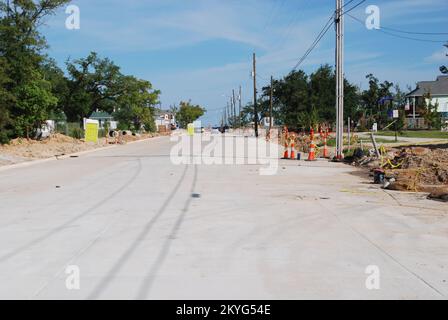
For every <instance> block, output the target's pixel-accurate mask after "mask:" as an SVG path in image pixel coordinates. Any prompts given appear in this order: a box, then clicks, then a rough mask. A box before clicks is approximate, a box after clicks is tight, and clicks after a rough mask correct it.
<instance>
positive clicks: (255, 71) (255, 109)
mask: <svg viewBox="0 0 448 320" xmlns="http://www.w3.org/2000/svg"><path fill="white" fill-rule="evenodd" d="M253 60H254V61H253V62H254V66H253V67H254V71H253V77H254V122H255V137H257V138H258V106H257V57H256V54H255V53H254V59H253Z"/></svg>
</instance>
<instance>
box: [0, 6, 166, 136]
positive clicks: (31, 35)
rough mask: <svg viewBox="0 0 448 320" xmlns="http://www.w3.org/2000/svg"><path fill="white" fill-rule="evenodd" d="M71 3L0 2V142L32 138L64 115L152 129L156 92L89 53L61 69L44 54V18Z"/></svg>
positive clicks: (70, 61)
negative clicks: (104, 115)
mask: <svg viewBox="0 0 448 320" xmlns="http://www.w3.org/2000/svg"><path fill="white" fill-rule="evenodd" d="M69 2H70V1H69V0H38V1H33V0H9V1H4V0H1V1H0V143H6V142H8V141H9V140H10V139H11V138H15V137H27V138H30V137H32V136H33V135H34V133H35V131H36V130H37V129H38V128H40V127H41V126H42V123H43V122H44V121H46V120H48V119H49V118H50V117H51V116H53V115H55V114H60V113H62V112H63V113H65V116H66V117H67V120H68V121H69V122H81V121H82V119H83V118H84V117H88V116H90V114H91V113H92V112H93V111H95V110H97V109H98V110H101V111H106V112H109V113H112V114H114V117H115V118H116V120H118V121H119V122H120V125H121V126H122V127H123V128H126V129H137V130H138V129H140V128H142V127H144V128H145V129H146V130H154V129H155V123H154V106H155V105H156V104H158V101H159V95H160V91H158V90H155V89H154V88H153V86H152V84H151V83H150V82H149V81H146V80H141V79H138V78H136V77H134V76H130V75H125V74H123V73H122V72H121V70H120V67H119V66H117V65H116V64H115V63H114V62H113V61H111V60H110V59H108V58H101V57H99V56H98V55H97V54H96V53H94V52H92V53H91V54H89V55H88V56H87V57H85V58H81V59H76V60H68V61H67V62H66V66H65V67H66V68H65V70H62V69H60V68H59V67H58V66H57V64H56V63H55V61H54V60H53V59H51V58H50V57H48V56H47V55H46V54H45V49H46V48H47V43H46V41H45V38H44V37H43V36H42V35H41V33H40V32H39V26H40V25H42V23H43V21H44V19H45V18H46V17H48V16H50V15H52V14H54V13H55V11H56V10H57V9H58V8H60V7H62V6H64V5H66V4H67V3H69Z"/></svg>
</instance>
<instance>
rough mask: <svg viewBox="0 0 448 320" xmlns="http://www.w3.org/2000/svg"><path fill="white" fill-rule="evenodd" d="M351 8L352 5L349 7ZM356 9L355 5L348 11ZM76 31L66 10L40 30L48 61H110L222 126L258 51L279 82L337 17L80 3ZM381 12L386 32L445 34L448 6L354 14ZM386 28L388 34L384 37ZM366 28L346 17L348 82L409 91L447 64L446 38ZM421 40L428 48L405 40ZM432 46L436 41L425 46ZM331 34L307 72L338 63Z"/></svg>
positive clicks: (321, 7)
mask: <svg viewBox="0 0 448 320" xmlns="http://www.w3.org/2000/svg"><path fill="white" fill-rule="evenodd" d="M345 2H349V0H345ZM358 2H360V0H354V1H352V3H351V4H349V5H347V9H348V8H351V7H352V6H353V5H355V4H357V3H358ZM71 4H74V5H77V6H78V7H79V9H80V18H81V20H80V22H81V24H80V29H79V30H68V29H67V28H66V27H65V21H66V19H67V17H68V14H66V13H65V7H64V8H61V10H59V11H58V12H57V13H56V14H55V15H54V16H51V17H49V18H47V19H46V23H45V25H44V26H42V27H41V28H42V29H41V31H42V33H43V34H44V35H45V37H46V39H47V42H48V45H49V49H48V54H49V55H50V56H51V57H53V58H55V59H56V61H57V62H58V64H59V65H60V66H61V67H64V64H65V61H66V60H67V59H68V58H70V59H77V58H81V57H85V56H87V55H88V54H89V52H91V51H95V52H97V53H98V54H99V55H100V56H102V57H108V58H110V59H112V60H113V61H114V62H115V63H116V64H118V65H119V66H120V67H121V69H122V72H123V73H125V74H130V75H135V76H137V77H139V78H142V79H145V80H149V81H151V83H152V84H153V86H154V88H156V89H159V90H161V92H162V95H161V103H162V107H163V108H169V106H170V105H173V104H178V103H179V102H180V101H185V100H190V99H191V101H192V102H193V103H195V104H199V105H201V106H204V107H205V108H206V109H207V110H208V112H207V114H206V115H205V116H204V117H203V119H202V121H203V122H204V123H206V124H212V125H216V124H219V122H220V119H221V116H222V110H223V108H224V107H225V105H226V102H227V101H228V99H229V98H228V97H229V96H230V94H231V93H232V89H235V90H238V87H239V86H242V88H243V96H242V98H243V103H244V104H246V103H249V102H250V101H252V100H253V88H252V78H251V68H252V54H253V52H255V53H256V54H257V62H258V63H257V69H258V74H259V76H258V78H257V83H258V86H259V87H262V86H264V85H266V84H267V83H268V81H269V78H270V76H271V75H273V76H274V77H275V78H282V77H284V76H286V75H287V74H288V73H289V72H290V71H292V70H293V68H294V66H295V65H296V64H297V62H298V61H299V59H300V57H302V56H303V54H304V53H305V52H306V50H307V49H308V48H309V46H310V45H311V44H312V42H313V41H314V39H315V38H316V36H317V34H318V33H319V32H320V31H321V29H322V28H323V26H324V25H325V23H326V22H327V21H328V20H329V18H330V17H331V15H332V14H333V12H334V10H335V1H334V0H313V1H310V0H126V1H122V0H120V1H119V0H95V1H91V0H76V1H72V3H71ZM369 5H376V6H377V7H378V8H379V9H380V26H382V27H383V28H394V29H400V30H403V31H412V32H426V33H448V23H447V22H448V1H447V0H372V1H365V2H364V3H362V5H360V6H359V7H357V8H356V9H354V10H353V11H351V12H350V14H351V15H353V16H354V17H357V18H358V19H360V20H362V21H365V20H366V19H367V18H368V14H367V13H366V8H367V7H368V6H369ZM386 30H388V29H383V31H386ZM395 34H396V35H399V36H400V37H401V38H399V37H396V36H391V35H389V34H386V33H384V32H380V31H378V30H368V29H367V28H366V26H365V25H364V24H362V23H360V22H359V21H356V20H354V19H353V18H351V17H349V16H346V18H345V76H346V78H347V79H349V80H350V81H351V82H353V83H355V84H357V85H359V86H361V87H363V88H365V87H366V85H367V84H368V83H367V80H366V78H365V76H366V75H367V74H369V73H373V74H374V75H375V76H376V77H378V78H379V79H380V80H381V81H383V80H388V81H391V82H394V83H396V84H399V85H400V86H401V87H402V88H403V89H406V88H407V86H411V87H413V86H415V84H416V82H418V81H423V80H434V79H435V78H436V77H437V76H438V75H439V74H440V73H439V67H440V66H441V65H442V64H443V63H448V57H446V54H447V53H448V49H447V48H445V47H444V46H443V44H444V42H445V43H446V42H448V35H426V34H425V35H415V34H406V33H395ZM403 37H408V38H409V37H410V38H417V39H421V40H426V41H425V42H424V41H416V40H411V39H405V38H403ZM428 40H430V41H428ZM334 47H335V31H334V28H333V27H332V28H331V29H330V30H329V32H328V33H327V34H326V36H325V37H324V38H323V39H322V41H321V42H320V43H319V44H318V46H317V47H316V48H315V49H314V50H313V52H312V53H311V54H310V55H309V56H308V58H307V59H306V60H305V61H304V63H303V64H302V65H301V66H300V68H302V69H303V70H305V71H306V72H308V73H311V72H313V71H315V70H316V69H317V68H318V67H319V66H320V65H322V64H326V63H328V64H330V65H334V60H335V58H334V50H335V49H334Z"/></svg>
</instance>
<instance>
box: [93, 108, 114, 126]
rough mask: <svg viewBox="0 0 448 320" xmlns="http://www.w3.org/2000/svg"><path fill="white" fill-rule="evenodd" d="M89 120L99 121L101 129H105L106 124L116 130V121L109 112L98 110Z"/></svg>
mask: <svg viewBox="0 0 448 320" xmlns="http://www.w3.org/2000/svg"><path fill="white" fill-rule="evenodd" d="M89 119H91V120H97V121H98V122H99V123H100V129H104V128H105V126H106V124H109V128H110V129H116V121H115V119H114V117H113V116H112V115H111V114H109V113H108V112H104V111H99V110H97V111H95V112H94V113H92V115H91V116H90V117H89ZM114 127H115V128H114Z"/></svg>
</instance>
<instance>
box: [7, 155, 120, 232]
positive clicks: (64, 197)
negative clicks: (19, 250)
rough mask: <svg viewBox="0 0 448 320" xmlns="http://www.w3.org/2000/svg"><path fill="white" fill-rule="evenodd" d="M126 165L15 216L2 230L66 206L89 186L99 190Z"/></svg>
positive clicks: (109, 170) (110, 170)
mask: <svg viewBox="0 0 448 320" xmlns="http://www.w3.org/2000/svg"><path fill="white" fill-rule="evenodd" d="M126 165H127V164H126V163H124V164H120V165H119V166H117V168H113V169H111V168H108V170H107V171H106V172H105V173H103V174H101V175H99V176H98V177H95V179H92V180H87V181H86V182H85V183H83V184H82V185H81V186H80V187H78V188H76V189H73V191H71V194H69V195H67V194H64V195H62V196H59V197H58V198H57V199H55V200H53V201H51V203H47V204H44V205H40V206H39V207H37V208H33V211H32V212H31V211H29V212H27V213H24V214H22V216H20V217H17V216H15V217H14V218H13V219H11V221H9V222H7V223H5V224H2V225H1V226H0V230H3V229H6V228H8V227H11V226H13V225H15V224H18V223H20V222H22V221H23V220H24V219H27V218H29V217H32V215H38V214H39V212H41V211H44V210H48V208H49V206H56V205H64V203H63V202H64V201H67V199H69V200H71V198H70V197H72V194H75V195H77V194H78V192H79V191H82V190H85V188H86V186H88V187H89V188H91V189H96V188H97V187H98V188H99V187H100V186H102V185H104V181H105V180H107V179H110V178H111V174H113V173H116V172H119V171H121V170H122V169H124V167H126ZM73 197H76V198H78V196H73ZM0 201H1V200H0ZM54 215H57V213H55V214H54Z"/></svg>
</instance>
